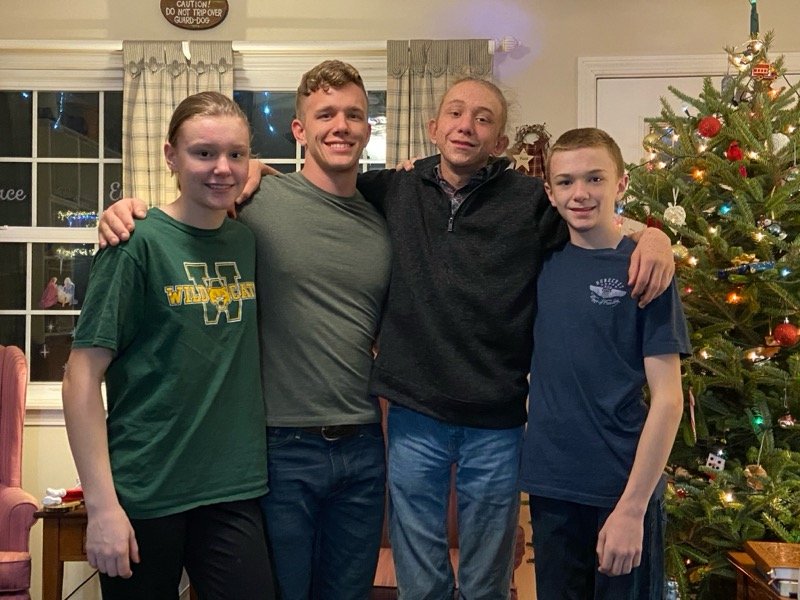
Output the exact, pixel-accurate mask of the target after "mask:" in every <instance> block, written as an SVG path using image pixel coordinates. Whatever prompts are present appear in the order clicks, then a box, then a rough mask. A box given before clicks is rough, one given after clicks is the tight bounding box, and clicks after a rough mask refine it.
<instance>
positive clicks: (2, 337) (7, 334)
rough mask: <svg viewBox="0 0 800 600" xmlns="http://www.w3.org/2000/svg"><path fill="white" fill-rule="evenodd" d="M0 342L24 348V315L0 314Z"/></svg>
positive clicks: (4, 344)
mask: <svg viewBox="0 0 800 600" xmlns="http://www.w3.org/2000/svg"><path fill="white" fill-rule="evenodd" d="M0 344H2V345H3V346H19V347H20V348H25V317H23V316H21V315H20V316H16V315H0Z"/></svg>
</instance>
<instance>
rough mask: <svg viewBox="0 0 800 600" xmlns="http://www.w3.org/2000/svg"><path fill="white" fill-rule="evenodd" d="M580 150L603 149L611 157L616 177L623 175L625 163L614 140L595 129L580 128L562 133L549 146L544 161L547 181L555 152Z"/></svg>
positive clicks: (600, 130)
mask: <svg viewBox="0 0 800 600" xmlns="http://www.w3.org/2000/svg"><path fill="white" fill-rule="evenodd" d="M580 148H605V149H606V150H608V153H609V154H610V155H611V160H612V161H613V163H614V167H615V168H616V170H617V176H619V177H622V176H623V175H624V174H625V161H624V160H623V159H622V151H621V150H620V149H619V145H618V144H617V142H615V141H614V138H612V137H611V136H610V135H608V134H607V133H606V132H605V131H603V130H602V129H598V128H597V127H580V128H578V129H570V130H569V131H566V132H564V133H562V134H561V136H560V137H559V138H558V139H557V140H556V143H555V144H553V145H552V146H551V148H550V152H548V153H547V160H546V161H545V173H547V180H548V181H549V180H550V161H552V159H553V155H554V154H555V153H556V152H566V151H568V150H579V149H580Z"/></svg>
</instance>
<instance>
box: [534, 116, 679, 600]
mask: <svg viewBox="0 0 800 600" xmlns="http://www.w3.org/2000/svg"><path fill="white" fill-rule="evenodd" d="M547 174H548V175H547V182H546V183H545V188H546V191H547V194H548V197H549V198H550V202H551V203H552V204H553V206H555V207H556V208H557V209H558V211H559V213H560V214H561V216H562V217H563V218H564V220H565V221H566V222H567V224H568V226H569V232H570V241H569V242H568V243H567V245H566V246H565V247H564V248H563V249H561V250H557V251H555V252H553V253H552V254H551V255H550V256H549V257H548V258H547V259H546V261H545V264H544V266H543V268H542V273H541V275H540V276H539V280H538V311H537V317H536V322H535V325H534V339H535V341H536V343H535V347H534V353H533V359H532V362H531V388H530V401H529V402H530V407H529V416H528V429H527V434H526V439H525V446H524V450H523V459H522V471H521V477H520V485H521V488H522V489H523V490H524V491H527V492H529V493H530V495H531V498H530V507H531V518H532V525H533V546H534V552H535V557H536V563H535V564H536V589H537V598H539V600H553V599H562V598H563V599H567V598H569V599H576V600H585V599H587V598H609V599H610V598H613V599H621V598H630V599H656V598H659V599H660V598H661V597H662V589H663V581H664V567H663V514H664V513H663V506H662V496H663V470H664V466H665V464H666V462H667V458H668V457H669V453H670V450H671V448H672V443H673V440H674V438H675V434H676V432H677V429H678V424H679V423H680V419H681V412H682V409H683V395H682V389H681V373H680V356H681V355H682V354H688V353H689V352H690V344H689V339H688V333H687V328H686V321H685V318H684V315H683V310H682V308H681V303H680V298H679V297H678V292H677V289H676V287H675V282H674V281H673V282H672V284H671V289H669V290H667V292H666V293H664V294H663V295H662V296H660V297H659V298H656V299H655V300H654V301H653V302H652V303H651V304H649V305H648V306H647V307H645V308H643V309H640V308H638V307H637V303H636V300H635V299H633V298H631V296H630V290H629V289H628V286H627V285H626V282H627V268H628V260H629V256H630V253H631V251H632V250H633V248H634V245H633V243H632V242H631V241H630V240H629V239H628V238H625V237H623V235H622V234H621V233H620V231H619V229H618V227H617V226H616V223H615V219H614V215H615V204H616V202H617V201H618V200H619V199H620V198H621V197H622V195H623V194H624V192H625V189H626V187H627V184H628V176H627V175H626V174H625V168H624V163H623V160H622V155H621V153H620V150H619V147H618V146H617V144H616V143H615V142H614V140H613V139H612V138H611V137H610V136H609V135H608V134H607V133H605V132H604V131H601V130H599V129H594V128H586V129H574V130H571V131H568V132H567V133H565V134H564V135H562V136H561V137H560V138H559V139H558V141H557V142H556V143H555V145H554V146H553V148H552V150H551V152H550V155H549V157H548V168H547ZM645 383H647V384H648V385H649V388H650V402H649V408H648V406H647V404H645V402H644V398H643V394H642V387H643V385H644V384H645Z"/></svg>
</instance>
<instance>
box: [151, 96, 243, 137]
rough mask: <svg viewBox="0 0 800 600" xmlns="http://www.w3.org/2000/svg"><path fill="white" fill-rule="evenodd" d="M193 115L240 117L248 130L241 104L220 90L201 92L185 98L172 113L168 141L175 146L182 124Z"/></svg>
mask: <svg viewBox="0 0 800 600" xmlns="http://www.w3.org/2000/svg"><path fill="white" fill-rule="evenodd" d="M192 117H239V118H240V119H241V120H242V121H244V124H245V125H246V126H247V128H248V130H249V129H250V125H249V123H248V121H247V115H245V114H244V112H243V111H242V109H241V108H239V105H238V104H236V102H234V101H233V99H231V98H229V97H228V96H226V95H225V94H220V93H219V92H200V93H197V94H192V95H191V96H188V97H186V98H184V99H183V100H182V101H181V103H180V104H178V106H177V107H176V108H175V111H174V112H173V113H172V118H171V119H170V121H169V129H168V130H167V141H168V142H169V143H170V144H171V145H172V146H175V144H176V143H177V140H178V131H179V130H180V128H181V125H183V123H184V122H185V121H187V120H188V119H191V118H192Z"/></svg>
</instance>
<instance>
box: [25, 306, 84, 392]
mask: <svg viewBox="0 0 800 600" xmlns="http://www.w3.org/2000/svg"><path fill="white" fill-rule="evenodd" d="M77 319H78V315H34V316H33V317H31V381H61V379H63V377H64V365H66V364H67V359H68V358H69V352H70V350H71V349H72V332H73V331H74V330H75V323H76V322H77Z"/></svg>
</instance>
